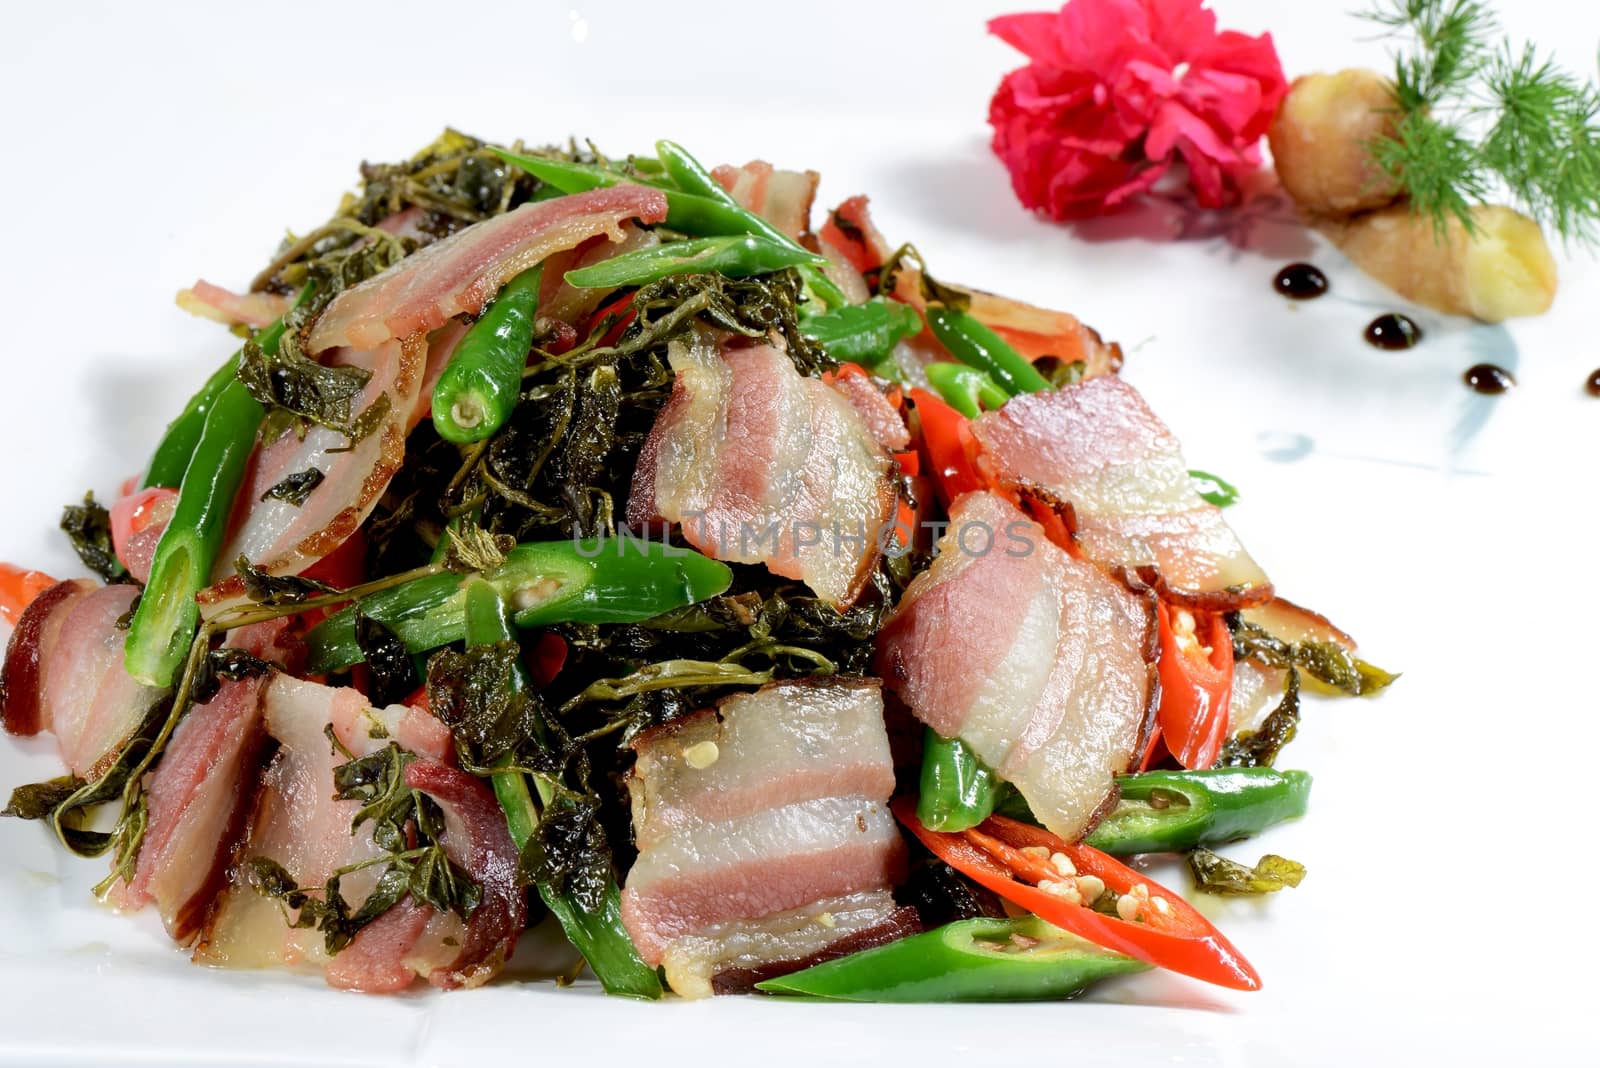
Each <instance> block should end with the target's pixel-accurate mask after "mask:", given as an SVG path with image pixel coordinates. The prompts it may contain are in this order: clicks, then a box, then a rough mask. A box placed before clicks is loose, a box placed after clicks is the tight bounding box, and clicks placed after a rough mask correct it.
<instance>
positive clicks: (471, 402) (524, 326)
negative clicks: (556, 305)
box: [433, 264, 544, 444]
mask: <svg viewBox="0 0 1600 1068" xmlns="http://www.w3.org/2000/svg"><path fill="white" fill-rule="evenodd" d="M543 277H544V267H543V265H542V264H541V265H540V266H537V267H533V268H531V269H529V270H526V271H523V272H522V273H521V274H519V275H517V276H516V277H515V278H513V279H512V280H511V281H509V282H507V283H506V284H505V286H504V287H503V288H502V289H501V290H500V294H499V296H497V297H495V298H494V303H493V304H490V305H489V307H488V309H487V310H485V311H484V313H483V315H482V316H481V317H479V319H478V321H477V322H475V323H473V324H472V327H471V328H470V329H469V330H468V331H467V333H466V335H465V336H464V337H462V339H461V343H460V344H459V345H458V346H456V351H455V354H454V355H453V356H451V357H450V364H449V366H447V367H446V368H445V369H444V373H443V374H441V375H440V376H439V381H438V383H437V384H436V385H435V386H434V387H433V425H434V429H436V430H438V431H439V436H440V437H442V438H444V439H445V440H446V441H454V442H457V443H460V444H470V443H472V442H475V441H482V440H483V439H484V438H487V437H489V436H490V435H492V434H493V433H494V432H495V431H497V430H499V429H500V427H501V426H502V425H503V424H504V423H505V421H506V417H507V416H509V415H510V414H511V409H513V408H515V407H516V406H517V398H518V397H519V396H520V395H521V391H522V369H523V368H524V367H526V366H527V364H528V351H529V350H530V349H531V348H532V347H533V330H534V322H535V319H536V317H537V315H538V311H539V283H540V280H541V279H542V278H543Z"/></svg>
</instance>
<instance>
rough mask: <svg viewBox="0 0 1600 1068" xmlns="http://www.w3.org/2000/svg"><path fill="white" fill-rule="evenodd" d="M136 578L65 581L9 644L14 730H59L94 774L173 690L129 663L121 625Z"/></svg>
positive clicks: (73, 756) (77, 765)
mask: <svg viewBox="0 0 1600 1068" xmlns="http://www.w3.org/2000/svg"><path fill="white" fill-rule="evenodd" d="M138 593H139V588H138V587H137V586H131V585H117V586H96V585H95V584H94V583H92V582H88V581H85V580H81V579H79V580H71V581H67V582H61V583H57V584H56V585H55V586H52V587H50V589H48V590H46V591H45V592H44V593H42V594H40V595H39V596H38V597H37V598H35V599H34V601H33V603H32V604H30V605H29V606H28V609H27V611H25V612H24V613H23V615H22V618H21V619H20V620H19V621H18V623H17V627H16V629H15V630H14V631H13V632H12V635H11V641H10V643H9V644H8V646H7V648H6V662H5V668H4V672H3V676H0V677H3V679H4V685H5V693H4V695H3V702H4V705H3V709H4V714H3V717H0V718H3V719H4V722H5V727H6V730H7V731H9V732H11V733H12V734H24V735H26V734H37V733H38V732H39V731H41V730H48V731H50V732H52V733H53V734H54V735H55V736H56V744H57V746H58V747H59V748H60V750H61V759H62V762H63V763H65V764H66V766H67V768H68V770H70V771H71V772H72V774H74V775H76V776H78V777H79V778H82V779H94V778H97V777H98V776H99V775H101V774H102V773H104V772H105V771H106V770H107V768H109V767H110V765H111V763H112V762H113V761H114V760H115V759H116V756H117V753H118V752H120V751H121V749H122V746H123V743H125V742H126V741H127V740H128V739H129V738H131V737H133V735H134V734H135V733H136V732H137V731H138V730H139V728H140V727H141V726H142V725H143V724H144V722H145V720H146V719H147V718H149V716H150V714H151V713H152V712H153V711H154V709H155V708H156V706H157V705H158V704H160V703H161V701H162V700H163V699H164V698H165V697H166V695H167V691H166V690H165V689H157V688H155V687H150V686H143V685H141V684H139V683H138V682H135V681H134V679H133V677H132V676H130V675H129V674H128V672H127V670H126V669H125V668H124V666H123V645H124V643H125V642H126V640H127V633H128V632H127V631H125V630H122V629H119V628H118V627H117V620H118V619H120V618H121V617H122V616H123V615H124V614H125V613H126V612H127V611H128V609H129V607H130V606H131V605H132V604H133V599H134V598H135V597H136V596H138Z"/></svg>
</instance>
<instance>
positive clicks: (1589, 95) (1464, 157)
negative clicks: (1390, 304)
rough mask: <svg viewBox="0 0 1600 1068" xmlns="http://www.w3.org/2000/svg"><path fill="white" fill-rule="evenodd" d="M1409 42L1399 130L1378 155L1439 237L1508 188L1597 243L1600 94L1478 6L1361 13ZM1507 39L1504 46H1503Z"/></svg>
mask: <svg viewBox="0 0 1600 1068" xmlns="http://www.w3.org/2000/svg"><path fill="white" fill-rule="evenodd" d="M1363 17H1364V18H1366V19H1367V20H1369V21H1371V22H1374V23H1377V24H1378V25H1380V26H1382V27H1384V29H1385V32H1386V35H1388V36H1391V37H1394V38H1397V39H1400V40H1403V41H1404V42H1406V43H1405V45H1404V46H1402V48H1401V50H1400V51H1398V52H1397V53H1396V55H1395V57H1394V73H1393V81H1394V96H1395V106H1396V110H1397V112H1398V115H1399V117H1398V119H1397V120H1396V123H1395V128H1394V132H1393V133H1392V134H1390V135H1388V136H1385V137H1381V138H1378V139H1377V140H1375V141H1374V142H1373V144H1372V146H1371V151H1372V155H1373V159H1374V160H1375V161H1376V162H1377V163H1378V165H1379V166H1381V167H1382V168H1383V169H1384V171H1385V172H1386V173H1388V174H1389V175H1391V176H1392V177H1393V178H1394V179H1395V180H1396V181H1398V182H1399V183H1400V184H1401V185H1402V186H1403V187H1404V188H1405V190H1406V193H1407V194H1408V195H1409V197H1410V202H1411V206H1412V208H1413V210H1415V211H1417V212H1418V213H1420V214H1423V215H1426V216H1428V217H1430V218H1431V219H1432V220H1433V221H1434V224H1435V226H1436V227H1437V228H1439V229H1440V230H1441V231H1442V230H1443V228H1444V227H1445V225H1446V224H1447V223H1448V222H1449V220H1450V219H1452V218H1454V219H1458V220H1460V222H1461V223H1462V225H1463V226H1465V227H1466V228H1467V229H1468V231H1469V232H1470V231H1471V230H1472V229H1473V221H1472V215H1471V212H1472V208H1473V206H1474V205H1475V204H1481V203H1485V202H1487V201H1488V200H1489V198H1490V197H1491V196H1493V195H1495V194H1497V193H1503V194H1504V195H1505V196H1506V197H1508V198H1509V199H1511V200H1514V201H1516V202H1517V204H1518V205H1519V206H1520V207H1521V208H1522V209H1523V210H1524V211H1526V212H1527V213H1528V214H1529V215H1530V216H1532V217H1533V218H1534V219H1536V220H1537V221H1538V222H1539V223H1540V224H1541V225H1544V226H1548V227H1549V228H1551V229H1553V230H1554V231H1555V232H1556V233H1557V234H1559V235H1560V236H1561V238H1562V240H1564V241H1567V242H1576V243H1579V244H1592V243H1594V242H1596V241H1597V240H1600V91H1597V90H1596V88H1595V86H1594V85H1593V84H1591V83H1585V82H1583V81H1581V80H1580V79H1578V78H1576V77H1574V76H1573V75H1572V74H1570V73H1568V72H1566V71H1564V70H1562V69H1561V68H1559V67H1557V66H1556V65H1555V63H1554V62H1553V61H1551V60H1550V59H1549V58H1546V57H1542V56H1541V55H1540V54H1539V53H1538V51H1537V50H1536V49H1535V48H1534V47H1533V46H1532V45H1529V44H1524V45H1522V47H1521V48H1515V47H1513V46H1512V44H1511V43H1510V42H1509V41H1506V40H1504V39H1503V34H1502V33H1501V30H1500V26H1499V23H1498V22H1497V20H1496V19H1495V17H1494V13H1493V12H1492V11H1490V10H1489V8H1488V7H1486V6H1485V5H1484V4H1483V3H1481V2H1479V0H1379V6H1378V7H1376V8H1374V9H1373V10H1371V11H1369V12H1366V13H1365V14H1364V15H1363ZM1497 40H1498V41H1499V43H1498V44H1496V43H1495V42H1496V41H1497Z"/></svg>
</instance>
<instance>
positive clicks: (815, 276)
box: [656, 141, 849, 308]
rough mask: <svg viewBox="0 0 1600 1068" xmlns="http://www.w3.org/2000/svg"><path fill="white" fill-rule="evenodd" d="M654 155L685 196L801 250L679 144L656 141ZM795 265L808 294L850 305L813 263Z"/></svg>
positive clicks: (831, 304) (832, 304)
mask: <svg viewBox="0 0 1600 1068" xmlns="http://www.w3.org/2000/svg"><path fill="white" fill-rule="evenodd" d="M656 153H657V154H658V155H659V156H660V158H661V164H662V166H664V167H665V168H666V170H667V174H668V175H669V176H670V177H671V178H672V180H673V181H674V182H675V183H677V185H678V188H680V189H682V190H683V191H684V192H685V193H690V194H692V195H694V196H699V197H704V198H705V199H707V200H709V201H712V202H714V203H716V204H720V205H721V206H722V207H724V208H726V209H728V210H730V211H735V212H738V213H739V215H740V216H741V217H742V218H743V219H744V223H745V226H746V228H747V229H748V230H749V232H750V233H752V234H759V235H760V236H762V237H767V238H771V239H772V240H774V241H778V242H781V243H783V244H786V245H789V246H790V247H792V248H794V249H797V250H801V251H804V249H802V247H801V245H800V243H799V242H798V241H796V240H795V239H794V238H792V237H790V236H789V235H788V234H786V233H784V232H783V231H782V230H779V229H778V228H777V227H776V226H773V225H772V224H771V223H769V222H768V221H767V220H765V219H763V218H762V217H761V216H759V215H757V214H756V213H755V212H753V211H751V210H749V209H748V208H746V207H744V206H743V205H741V204H740V203H739V202H738V201H737V200H735V199H734V197H733V194H732V193H730V192H728V191H727V190H726V189H724V188H723V187H722V183H721V182H719V181H717V180H716V179H715V178H713V177H712V175H711V172H710V171H708V170H706V168H705V166H704V165H703V164H702V163H701V162H700V161H699V160H697V159H695V158H694V157H693V156H691V155H690V154H689V153H688V151H687V150H686V149H684V147H683V146H682V145H680V144H678V143H677V142H675V141H657V142H656ZM667 199H668V201H669V202H670V201H671V199H672V198H671V197H670V196H669V197H668V198H667ZM824 262H826V261H824ZM796 266H797V269H798V270H799V272H800V277H801V278H802V279H804V280H805V283H806V285H807V286H808V287H809V288H810V290H811V292H813V293H815V294H816V295H817V298H818V299H819V300H821V301H822V303H824V304H826V305H827V306H828V307H830V308H838V307H841V306H843V305H846V304H848V303H849V301H848V300H847V299H846V298H845V295H844V291H843V290H841V289H840V288H839V287H838V286H837V285H835V284H834V283H833V280H832V279H830V278H829V277H828V276H827V275H825V274H823V273H822V272H821V271H820V270H818V269H817V266H816V264H814V263H810V264H798V265H796Z"/></svg>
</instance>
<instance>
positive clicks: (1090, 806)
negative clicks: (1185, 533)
mask: <svg viewBox="0 0 1600 1068" xmlns="http://www.w3.org/2000/svg"><path fill="white" fill-rule="evenodd" d="M1154 660H1155V616H1154V611H1153V607H1152V604H1151V601H1150V599H1149V598H1147V597H1140V596H1137V595H1135V594H1134V593H1132V592H1130V591H1129V590H1128V589H1127V588H1126V587H1124V586H1123V585H1122V584H1120V583H1118V582H1116V581H1115V580H1113V579H1111V578H1109V577H1107V576H1106V575H1105V574H1104V573H1102V572H1101V571H1100V570H1099V569H1098V568H1096V567H1094V566H1093V565H1091V564H1088V563H1085V562H1083V561H1080V560H1075V559H1074V558H1072V557H1071V556H1069V555H1068V554H1067V553H1065V552H1064V551H1062V550H1061V549H1059V548H1057V547H1056V546H1055V545H1054V544H1053V543H1051V542H1050V541H1049V540H1048V539H1047V538H1046V537H1045V534H1044V531H1043V530H1042V529H1041V528H1040V527H1039V526H1038V525H1037V524H1036V523H1034V522H1032V521H1031V520H1029V519H1027V518H1026V517H1025V516H1023V514H1022V513H1021V512H1020V511H1018V510H1017V509H1016V508H1015V507H1014V506H1013V505H1011V504H1010V503H1009V502H1007V501H1005V500H1004V499H1003V498H1001V497H999V496H997V495H995V494H992V493H987V492H981V493H970V494H967V495H965V496H963V497H960V498H957V500H956V501H955V503H954V504H953V506H952V508H951V513H950V527H949V530H948V532H947V533H946V534H945V535H944V537H943V538H941V539H940V542H939V554H938V556H937V557H936V558H935V560H934V562H933V566H932V567H930V568H929V569H928V570H927V571H925V572H923V573H922V574H921V575H918V576H917V577H916V579H914V580H913V581H912V583H911V585H910V586H909V587H907V589H906V592H905V595H904V597H903V598H902V599H901V602H900V604H899V605H898V606H897V607H896V609H895V612H894V615H893V617H892V618H891V619H890V620H889V622H888V623H886V624H885V626H884V628H883V630H882V631H881V632H880V634H879V637H878V655H877V670H878V672H879V674H880V675H882V677H883V678H884V679H885V680H886V681H887V683H888V685H889V686H890V687H892V688H893V689H894V690H895V691H896V692H897V693H898V694H899V696H900V697H901V699H902V700H904V701H905V703H906V704H907V705H908V706H909V707H910V708H911V711H912V712H913V713H915V714H916V716H917V718H918V719H920V720H922V721H923V722H924V723H926V724H928V726H930V727H932V728H933V729H934V730H936V731H938V732H939V733H940V734H941V735H943V736H945V737H947V738H955V737H959V738H961V739H962V740H963V741H965V742H966V743H967V744H968V745H969V746H971V747H972V749H973V751H974V752H975V753H976V754H977V755H978V757H979V758H980V759H982V760H983V761H984V763H986V764H988V765H989V766H990V767H992V768H994V769H995V770H996V771H997V772H998V773H999V774H1000V775H1001V776H1002V777H1004V778H1005V779H1006V780H1007V781H1009V782H1011V783H1012V784H1013V785H1015V786H1016V787H1017V789H1018V790H1020V791H1021V793H1022V796H1023V797H1024V798H1026V799H1027V801H1028V804H1029V806H1030V807H1031V808H1032V809H1033V811H1034V813H1035V815H1037V816H1038V817H1039V818H1040V819H1041V820H1042V821H1043V822H1044V825H1045V826H1046V827H1048V828H1049V829H1050V830H1051V831H1052V832H1054V833H1055V834H1058V835H1060V836H1061V837H1062V838H1065V839H1066V840H1067V841H1069V842H1070V841H1077V840H1078V839H1079V838H1081V837H1082V836H1083V835H1084V834H1086V833H1087V832H1088V831H1089V830H1090V829H1091V828H1092V827H1093V825H1094V823H1095V822H1096V820H1097V819H1098V818H1099V816H1100V815H1101V814H1102V813H1103V811H1104V809H1105V807H1106V806H1107V805H1108V804H1109V803H1111V802H1113V801H1114V800H1115V797H1116V786H1115V784H1114V781H1113V779H1114V777H1115V776H1116V775H1118V774H1120V773H1122V772H1125V771H1127V770H1128V769H1129V768H1131V767H1132V766H1133V763H1134V761H1135V760H1136V759H1137V757H1138V755H1139V753H1140V751H1141V748H1142V743H1143V740H1144V738H1145V736H1146V734H1147V732H1148V730H1149V727H1150V724H1151V723H1152V721H1153V717H1154V712H1155V700H1156V697H1157V692H1158V691H1157V689H1156V684H1155V668H1154Z"/></svg>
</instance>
